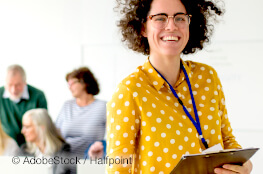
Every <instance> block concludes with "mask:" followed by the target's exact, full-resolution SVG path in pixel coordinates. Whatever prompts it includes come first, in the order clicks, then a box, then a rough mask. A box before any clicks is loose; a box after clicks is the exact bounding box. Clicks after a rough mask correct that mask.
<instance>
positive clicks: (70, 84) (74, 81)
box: [68, 80, 79, 87]
mask: <svg viewBox="0 0 263 174" xmlns="http://www.w3.org/2000/svg"><path fill="white" fill-rule="evenodd" d="M78 82H79V80H72V81H68V87H71V86H72V85H74V84H75V83H78Z"/></svg>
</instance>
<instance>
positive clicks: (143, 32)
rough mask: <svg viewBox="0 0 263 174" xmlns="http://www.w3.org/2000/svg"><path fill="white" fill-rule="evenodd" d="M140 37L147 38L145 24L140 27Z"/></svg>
mask: <svg viewBox="0 0 263 174" xmlns="http://www.w3.org/2000/svg"><path fill="white" fill-rule="evenodd" d="M141 35H142V36H143V37H147V33H146V24H145V23H144V24H143V25H142V29H141Z"/></svg>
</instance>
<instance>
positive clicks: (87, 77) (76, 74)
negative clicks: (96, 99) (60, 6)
mask: <svg viewBox="0 0 263 174" xmlns="http://www.w3.org/2000/svg"><path fill="white" fill-rule="evenodd" d="M72 78H76V79H78V80H79V82H80V83H83V84H85V85H86V92H87V93H88V94H92V95H97V94H98V93H99V92H100V89H99V84H98V82H97V80H96V78H95V77H94V75H93V73H92V72H91V71H90V70H89V68H87V67H80V68H78V69H75V70H73V71H72V72H70V73H68V74H67V75H66V81H69V79H72Z"/></svg>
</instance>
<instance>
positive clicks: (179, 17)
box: [147, 13, 192, 29]
mask: <svg viewBox="0 0 263 174" xmlns="http://www.w3.org/2000/svg"><path fill="white" fill-rule="evenodd" d="M191 17H192V15H189V14H185V13H176V14H175V15H173V16H168V15H167V14H165V13H160V14H155V15H150V16H148V17H147V18H149V19H150V20H151V23H152V25H153V27H154V28H157V29H164V28H165V27H166V26H167V25H168V22H169V18H173V19H174V24H175V25H176V26H177V27H179V28H184V27H186V26H189V24H190V19H191Z"/></svg>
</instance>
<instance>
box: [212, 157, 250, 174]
mask: <svg viewBox="0 0 263 174" xmlns="http://www.w3.org/2000/svg"><path fill="white" fill-rule="evenodd" d="M251 171H252V163H251V161H250V160H249V161H247V162H245V163H244V164H243V165H242V166H239V165H233V164H224V165H223V166H222V168H215V170H214V172H215V173H217V174H236V173H239V174H249V173H250V172H251Z"/></svg>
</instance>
